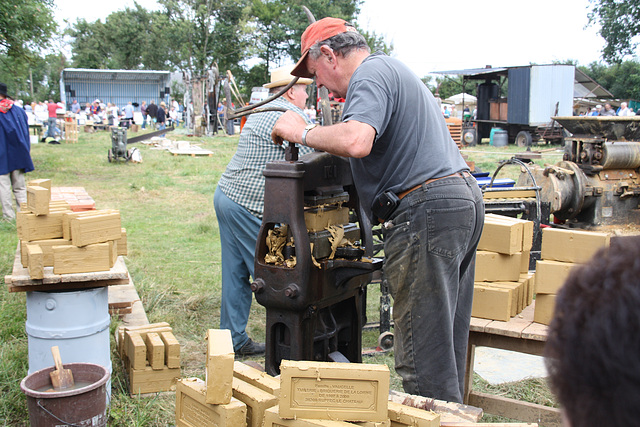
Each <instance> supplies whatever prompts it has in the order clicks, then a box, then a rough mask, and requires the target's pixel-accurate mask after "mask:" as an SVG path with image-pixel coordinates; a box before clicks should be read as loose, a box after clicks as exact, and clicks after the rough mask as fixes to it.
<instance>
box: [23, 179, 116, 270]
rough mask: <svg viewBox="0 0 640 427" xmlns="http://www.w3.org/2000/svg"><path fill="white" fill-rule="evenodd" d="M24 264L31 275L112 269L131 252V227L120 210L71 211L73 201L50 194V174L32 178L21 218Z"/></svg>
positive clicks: (28, 185)
mask: <svg viewBox="0 0 640 427" xmlns="http://www.w3.org/2000/svg"><path fill="white" fill-rule="evenodd" d="M16 225H17V229H18V238H19V239H20V254H21V261H22V266H23V267H25V268H28V269H29V275H30V276H31V278H32V279H42V278H43V277H44V267H53V273H54V274H70V273H89V272H95V271H105V270H109V269H111V267H113V265H114V264H115V262H116V259H117V257H118V256H119V255H126V254H127V241H126V231H125V229H124V228H122V227H121V223H120V213H119V212H118V211H117V210H92V211H85V212H72V211H71V210H70V209H69V205H68V203H66V202H64V201H52V200H51V180H49V179H39V180H33V181H29V182H28V184H27V203H26V204H23V205H22V206H21V210H20V212H18V215H17V218H16Z"/></svg>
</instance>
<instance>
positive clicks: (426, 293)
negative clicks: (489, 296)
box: [384, 176, 484, 402]
mask: <svg viewBox="0 0 640 427" xmlns="http://www.w3.org/2000/svg"><path fill="white" fill-rule="evenodd" d="M483 224H484V203H483V201H482V192H481V191H480V189H479V187H478V184H477V183H476V180H475V178H473V177H472V176H466V177H464V178H463V177H458V176H456V177H448V178H443V179H440V180H437V181H434V182H431V183H429V184H424V185H423V186H422V187H421V188H420V189H418V190H415V191H413V192H411V193H410V194H409V195H407V196H406V197H405V198H404V199H403V200H402V201H401V203H400V206H399V207H398V209H397V210H396V212H394V214H393V216H392V218H391V220H390V222H389V223H387V224H386V227H385V232H384V252H385V265H384V276H385V279H386V280H387V281H388V283H389V289H390V292H391V296H392V297H393V320H394V342H395V344H394V351H395V364H396V372H397V373H398V374H399V375H400V376H401V377H402V380H403V386H404V390H405V391H406V392H407V393H411V394H416V395H421V396H427V397H431V398H436V399H441V400H446V401H450V402H462V396H463V392H464V373H465V364H466V363H465V362H466V352H467V343H468V338H469V323H470V319H471V305H472V302H473V282H474V274H475V252H476V248H477V246H478V241H479V240H480V234H481V233H482V226H483Z"/></svg>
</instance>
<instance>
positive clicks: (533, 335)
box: [522, 322, 549, 341]
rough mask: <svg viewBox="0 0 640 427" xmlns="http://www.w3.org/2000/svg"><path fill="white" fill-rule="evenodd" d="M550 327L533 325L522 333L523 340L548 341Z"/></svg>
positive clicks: (538, 324)
mask: <svg viewBox="0 0 640 427" xmlns="http://www.w3.org/2000/svg"><path fill="white" fill-rule="evenodd" d="M548 331H549V327H548V326H547V325H542V324H540V323H535V322H533V323H531V325H529V326H528V327H527V328H525V329H524V330H523V331H522V338H524V339H528V340H535V341H546V340H547V334H548Z"/></svg>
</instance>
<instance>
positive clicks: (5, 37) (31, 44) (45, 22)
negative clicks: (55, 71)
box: [0, 0, 57, 60]
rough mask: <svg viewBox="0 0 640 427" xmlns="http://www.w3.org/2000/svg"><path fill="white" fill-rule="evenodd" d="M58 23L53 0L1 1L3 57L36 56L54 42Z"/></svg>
mask: <svg viewBox="0 0 640 427" xmlns="http://www.w3.org/2000/svg"><path fill="white" fill-rule="evenodd" d="M56 28H57V26H56V23H55V21H54V19H53V0H20V1H18V0H3V1H2V2H0V57H4V58H3V59H7V58H13V59H24V60H28V59H31V58H33V56H34V55H35V54H37V52H38V51H39V50H40V49H45V48H46V47H48V46H49V44H50V42H51V36H52V35H53V33H54V32H55V30H56Z"/></svg>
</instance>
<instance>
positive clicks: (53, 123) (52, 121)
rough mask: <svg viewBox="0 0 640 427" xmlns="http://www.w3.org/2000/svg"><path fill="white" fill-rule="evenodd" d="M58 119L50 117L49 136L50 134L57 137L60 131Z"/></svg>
mask: <svg viewBox="0 0 640 427" xmlns="http://www.w3.org/2000/svg"><path fill="white" fill-rule="evenodd" d="M57 121H58V119H56V118H55V117H49V121H48V126H47V136H50V137H51V138H55V137H56V134H57V133H59V132H60V131H58V128H57V126H56V125H57Z"/></svg>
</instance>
